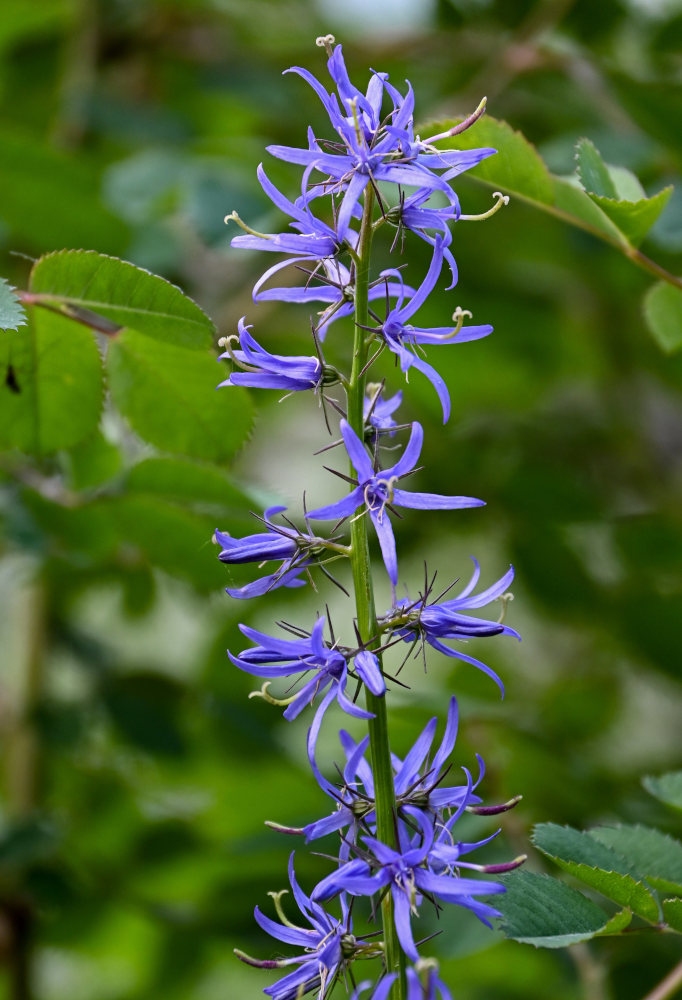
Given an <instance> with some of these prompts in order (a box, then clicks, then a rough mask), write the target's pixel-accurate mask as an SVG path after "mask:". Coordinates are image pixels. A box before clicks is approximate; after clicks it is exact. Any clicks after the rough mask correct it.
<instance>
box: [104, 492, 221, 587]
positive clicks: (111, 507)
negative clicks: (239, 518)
mask: <svg viewBox="0 0 682 1000" xmlns="http://www.w3.org/2000/svg"><path fill="white" fill-rule="evenodd" d="M97 506H98V509H99V510H100V511H101V512H106V514H107V516H108V517H109V519H110V520H111V522H112V524H113V525H114V527H115V529H116V530H117V531H118V533H119V535H120V538H121V539H122V540H125V544H126V545H127V546H135V547H137V548H138V549H139V550H140V552H141V553H142V554H143V555H144V557H145V558H146V559H147V560H148V561H149V563H150V564H151V565H152V566H154V567H156V568H157V569H162V570H164V571H165V572H166V573H169V574H170V575H171V576H179V577H181V578H182V579H185V580H189V581H190V582H191V583H192V584H194V586H195V587H196V588H197V589H198V590H199V591H201V592H202V593H206V592H209V593H210V592H211V591H213V592H214V593H215V592H218V591H220V589H221V588H222V587H224V586H226V584H227V583H229V579H228V577H227V576H226V572H225V567H224V566H223V565H222V563H220V562H219V561H218V558H217V556H218V550H217V549H216V547H215V546H214V545H213V544H212V539H213V532H214V531H215V529H216V527H217V525H216V522H215V518H213V517H211V516H208V515H204V516H200V515H198V514H195V513H192V512H191V511H187V510H183V509H181V508H180V507H176V506H175V505H174V504H170V503H166V502H165V501H163V500H160V499H159V498H158V497H146V496H130V495H129V496H125V497H115V498H112V499H111V500H108V501H107V500H102V501H101V503H100V504H98V505H97Z"/></svg>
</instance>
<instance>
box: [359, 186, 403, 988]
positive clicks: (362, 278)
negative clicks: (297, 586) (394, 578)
mask: <svg viewBox="0 0 682 1000" xmlns="http://www.w3.org/2000/svg"><path fill="white" fill-rule="evenodd" d="M373 210H374V193H373V191H372V189H371V188H368V189H367V194H366V195H365V204H364V211H363V216H362V224H361V227H360V236H359V240H358V246H357V252H356V260H355V337H354V344H353V368H352V372H351V377H350V382H349V384H348V388H347V390H346V396H347V402H348V423H349V424H350V426H351V427H352V429H353V430H354V431H355V433H356V434H357V435H358V437H359V438H360V440H363V436H364V420H363V415H362V408H363V401H364V396H365V376H364V375H363V374H361V373H362V370H363V368H364V367H365V365H366V364H367V358H368V344H367V333H366V330H364V329H363V327H366V326H367V325H368V322H367V321H368V295H369V266H370V250H371V246H372V216H373ZM351 474H353V470H352V469H351ZM363 511H364V508H362V507H361V508H359V509H358V511H356V515H358V516H356V518H355V519H354V520H353V521H352V523H351V550H352V551H351V557H350V559H351V567H352V571H353V584H354V588H355V603H356V610H357V622H358V629H359V631H360V637H361V638H362V640H363V642H366V643H368V644H369V645H370V646H371V645H372V644H374V645H376V644H377V636H378V631H379V630H378V627H377V620H376V610H375V606H374V589H373V586H372V573H371V564H370V558H369V539H368V535H367V520H368V518H367V515H366V512H365V513H363ZM360 515H361V516H360ZM366 704H367V709H368V711H370V712H373V713H374V718H373V719H369V720H368V728H369V746H370V754H371V759H372V769H373V771H374V788H375V798H376V817H377V837H378V839H379V840H381V841H383V842H384V843H385V844H389V845H390V846H391V847H397V846H398V845H397V843H396V825H395V791H394V785H393V768H392V764H391V750H390V745H389V739H388V719H387V715H386V699H385V697H383V696H382V697H377V696H376V695H374V694H372V692H371V691H369V690H367V691H366ZM381 917H382V923H383V932H384V942H385V948H386V969H387V971H388V972H397V973H399V976H398V979H397V980H396V983H395V985H394V987H393V991H392V996H393V997H394V1000H403V997H404V996H405V993H406V982H405V957H404V955H403V952H402V949H401V947H400V942H399V941H398V936H397V933H396V929H395V921H394V919H393V899H392V897H391V894H390V892H389V893H387V894H386V895H385V896H384V898H383V900H382V903H381Z"/></svg>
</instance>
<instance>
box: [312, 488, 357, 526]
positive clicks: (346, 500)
mask: <svg viewBox="0 0 682 1000" xmlns="http://www.w3.org/2000/svg"><path fill="white" fill-rule="evenodd" d="M363 501H364V493H363V490H362V487H361V486H356V488H355V489H354V490H353V491H352V492H351V493H349V494H348V495H347V496H345V497H342V499H341V500H337V501H336V503H330V504H328V505H327V506H326V507H318V508H317V510H311V511H309V513H308V517H311V518H313V520H316V521H337V520H339V519H340V518H342V517H350V516H351V515H352V514H354V513H355V511H356V510H357V508H358V507H359V506H360V505H361V504H362V503H363Z"/></svg>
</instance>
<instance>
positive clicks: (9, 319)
mask: <svg viewBox="0 0 682 1000" xmlns="http://www.w3.org/2000/svg"><path fill="white" fill-rule="evenodd" d="M25 325H26V313H25V312H24V308H23V306H22V305H21V302H20V301H19V299H18V297H17V294H16V292H15V291H14V289H13V288H12V287H11V285H10V284H9V283H8V282H7V281H6V280H5V279H4V278H0V330H18V329H19V327H20V326H25Z"/></svg>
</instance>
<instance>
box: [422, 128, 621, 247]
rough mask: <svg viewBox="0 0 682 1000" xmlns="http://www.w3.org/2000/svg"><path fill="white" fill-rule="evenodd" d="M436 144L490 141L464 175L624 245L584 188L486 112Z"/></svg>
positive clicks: (428, 130)
mask: <svg viewBox="0 0 682 1000" xmlns="http://www.w3.org/2000/svg"><path fill="white" fill-rule="evenodd" d="M455 124H457V123H456V122H455V121H452V120H451V121H442V122H437V123H435V124H430V125H427V126H424V127H423V128H422V129H421V134H422V135H429V134H434V133H436V132H444V131H446V130H447V129H448V128H451V127H452V126H453V125H455ZM438 145H439V147H442V148H444V149H448V148H450V149H473V148H476V147H478V146H493V147H494V148H495V149H497V150H498V152H497V153H496V154H495V155H494V156H490V157H488V158H487V159H485V160H483V161H482V162H481V163H479V164H478V166H476V167H474V168H473V169H472V170H468V171H467V177H471V178H472V180H476V181H479V182H481V183H483V184H486V185H488V186H489V187H492V188H500V189H501V190H502V191H504V192H505V193H507V194H510V195H513V196H516V197H517V198H521V199H523V200H524V201H526V202H528V203H529V204H531V205H534V206H535V207H536V208H540V209H542V210H543V211H545V212H549V213H550V214H551V215H554V216H556V217H557V218H560V219H562V220H563V221H564V222H568V223H570V224H572V225H575V226H579V227H580V228H581V229H586V230H587V231H588V232H591V233H593V234H594V235H596V236H601V237H602V238H604V239H606V240H608V242H609V243H611V244H612V245H614V246H620V247H622V246H624V245H627V240H626V239H625V237H624V236H623V234H622V233H621V232H620V230H619V229H618V228H617V226H615V225H614V223H613V222H612V221H611V220H610V219H609V217H608V216H607V215H605V214H604V212H602V210H601V209H600V208H599V206H598V205H596V204H595V203H594V202H593V201H592V199H591V198H590V196H589V195H588V194H587V193H586V192H585V191H583V189H582V188H581V187H580V185H579V183H578V181H577V179H574V182H573V181H568V180H565V179H564V178H560V177H556V176H554V175H553V174H551V173H550V172H549V170H548V169H547V167H546V165H545V163H544V161H543V160H542V158H541V157H540V155H539V153H538V152H537V150H536V149H535V147H534V146H533V145H532V144H531V143H530V142H528V140H527V139H526V138H525V137H524V136H523V135H522V134H521V133H520V132H516V131H514V129H512V128H511V126H510V125H508V124H507V123H506V122H503V121H499V120H498V119H495V118H491V117H489V116H487V115H486V116H485V117H484V118H481V119H479V121H477V122H476V123H475V124H474V125H472V126H471V128H468V129H467V130H466V131H465V132H463V133H462V134H461V135H457V136H454V137H453V138H452V139H450V140H443V141H440V142H439V143H438Z"/></svg>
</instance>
